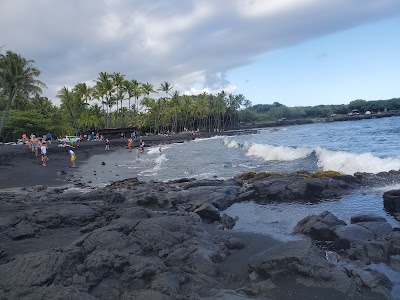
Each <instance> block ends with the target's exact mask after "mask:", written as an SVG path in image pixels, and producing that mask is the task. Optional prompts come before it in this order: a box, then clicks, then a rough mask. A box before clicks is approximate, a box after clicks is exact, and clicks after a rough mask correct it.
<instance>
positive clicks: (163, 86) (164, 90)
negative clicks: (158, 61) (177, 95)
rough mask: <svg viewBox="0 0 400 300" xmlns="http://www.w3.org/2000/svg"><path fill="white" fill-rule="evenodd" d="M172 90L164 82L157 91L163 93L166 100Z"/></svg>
mask: <svg viewBox="0 0 400 300" xmlns="http://www.w3.org/2000/svg"><path fill="white" fill-rule="evenodd" d="M172 88H173V86H172V85H171V84H170V83H169V82H167V81H164V82H163V83H161V86H160V88H159V89H158V90H159V91H163V92H165V95H166V96H167V98H168V95H169V92H170V91H171V90H172Z"/></svg>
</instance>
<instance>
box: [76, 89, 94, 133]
mask: <svg viewBox="0 0 400 300" xmlns="http://www.w3.org/2000/svg"><path fill="white" fill-rule="evenodd" d="M73 90H74V92H75V93H76V96H77V98H78V99H80V100H81V101H83V102H84V103H85V115H86V118H87V119H89V112H88V106H89V103H88V101H90V100H91V97H92V88H91V87H89V86H87V85H86V83H78V84H77V85H75V87H74V89H73ZM81 123H82V122H81ZM83 123H86V124H89V120H86V122H83ZM88 126H89V125H88ZM87 129H89V128H87Z"/></svg>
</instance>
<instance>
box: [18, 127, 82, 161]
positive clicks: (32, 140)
mask: <svg viewBox="0 0 400 300" xmlns="http://www.w3.org/2000/svg"><path fill="white" fill-rule="evenodd" d="M51 139H52V136H51V134H50V133H47V134H46V135H43V137H42V138H41V139H40V138H37V137H36V135H34V134H33V133H32V134H31V135H30V137H29V139H28V138H27V136H26V134H25V133H24V134H23V135H22V140H23V141H24V143H25V144H26V145H28V147H29V148H30V149H31V151H32V153H34V155H35V157H39V150H40V156H41V160H42V166H43V167H46V165H47V161H48V160H49V158H48V155H47V150H48V147H49V144H51ZM69 154H70V159H71V166H72V167H73V168H75V167H76V155H75V152H74V151H73V150H72V149H70V150H69Z"/></svg>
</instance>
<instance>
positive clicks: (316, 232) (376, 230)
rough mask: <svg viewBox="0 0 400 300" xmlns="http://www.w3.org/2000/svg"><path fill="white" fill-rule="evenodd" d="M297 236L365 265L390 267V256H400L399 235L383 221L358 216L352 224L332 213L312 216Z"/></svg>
mask: <svg viewBox="0 0 400 300" xmlns="http://www.w3.org/2000/svg"><path fill="white" fill-rule="evenodd" d="M293 233H295V234H299V233H301V234H305V235H307V236H310V237H311V238H312V239H313V240H315V241H318V242H325V244H326V245H328V244H329V245H330V246H331V247H333V249H335V250H337V251H340V254H341V255H342V256H345V257H347V258H349V259H350V260H353V261H355V260H359V261H361V262H364V263H370V262H375V263H388V261H389V260H390V256H392V255H397V254H398V253H399V252H400V248H399V244H400V240H399V239H398V234H397V233H398V232H397V231H396V230H395V229H394V228H393V227H392V226H391V225H390V224H389V223H388V222H387V221H386V219H384V218H382V217H377V216H374V215H357V216H353V217H352V218H351V224H346V223H345V222H344V221H342V220H339V219H338V218H337V217H335V216H334V215H333V214H332V213H330V212H323V213H321V214H319V215H317V216H316V215H311V216H308V217H306V218H304V219H303V220H301V221H300V222H299V223H298V224H297V226H296V227H295V228H294V230H293Z"/></svg>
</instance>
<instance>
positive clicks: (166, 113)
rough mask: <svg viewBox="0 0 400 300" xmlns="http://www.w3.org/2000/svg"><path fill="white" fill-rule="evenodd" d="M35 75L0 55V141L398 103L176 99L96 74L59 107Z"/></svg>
mask: <svg viewBox="0 0 400 300" xmlns="http://www.w3.org/2000/svg"><path fill="white" fill-rule="evenodd" d="M0 50H1V49H0ZM40 73H41V72H40V70H39V69H37V68H36V67H35V66H34V61H32V60H26V59H25V58H23V57H21V56H20V55H18V54H16V53H13V52H11V51H8V52H6V53H5V54H1V53H0V141H15V140H16V139H17V138H19V137H20V136H21V134H22V133H26V134H28V135H29V134H30V133H35V134H36V135H38V136H40V135H42V134H46V133H47V132H49V131H50V132H51V133H52V134H53V136H62V135H66V134H79V133H82V132H85V131H87V130H97V129H101V128H115V127H132V126H133V127H135V129H138V130H140V131H142V132H150V133H154V134H158V133H165V132H167V131H170V132H181V131H184V130H189V131H191V130H196V129H197V128H199V129H200V130H206V131H214V130H217V131H219V130H226V129H229V128H240V127H242V126H244V125H247V126H252V125H256V124H262V123H270V122H276V121H278V120H307V119H308V120H310V119H316V118H327V117H328V116H331V115H332V114H336V115H345V114H347V113H348V112H349V111H351V110H352V109H358V110H359V111H360V112H361V113H365V112H366V111H371V112H384V111H386V110H398V109H400V98H396V99H391V100H379V101H365V100H355V101H352V102H350V103H349V104H348V105H344V104H343V105H318V106H314V107H311V106H307V107H287V106H285V105H283V104H280V103H278V102H274V103H273V104H258V105H254V106H252V105H251V102H250V101H249V100H248V99H246V98H245V96H244V95H242V94H239V95H232V94H227V93H225V92H224V91H221V92H220V93H218V94H216V95H212V94H208V93H203V94H200V95H180V94H179V92H177V91H173V88H174V87H173V85H172V84H171V83H169V82H167V81H165V82H163V83H162V84H161V85H160V87H159V88H155V87H154V85H152V84H151V83H148V82H146V83H141V82H139V81H137V80H136V79H127V78H125V75H123V74H121V73H116V72H114V73H112V74H111V73H106V72H100V73H99V76H98V78H97V79H94V80H93V85H92V86H90V85H87V84H86V83H77V84H76V85H75V86H74V87H73V88H72V89H70V88H67V87H63V88H62V89H61V90H60V91H58V93H57V98H58V99H59V100H60V102H61V104H60V106H59V107H56V106H54V105H53V104H52V102H51V101H50V100H49V99H48V98H46V97H42V96H41V92H42V88H45V87H46V86H45V84H44V83H43V82H41V81H40V80H39V79H38V77H39V76H40ZM154 95H155V96H157V97H154Z"/></svg>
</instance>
